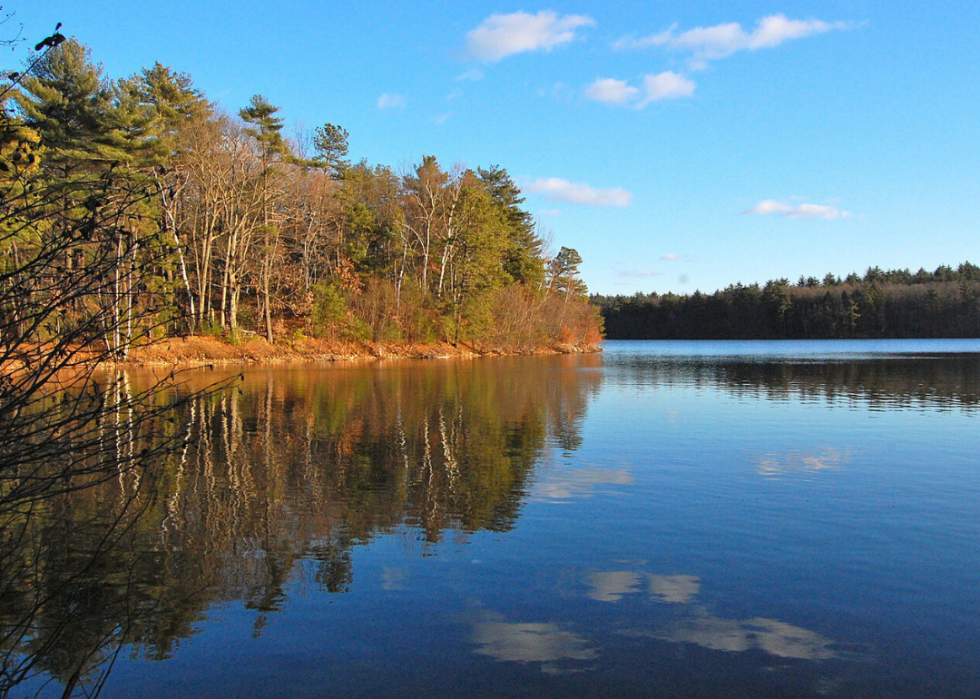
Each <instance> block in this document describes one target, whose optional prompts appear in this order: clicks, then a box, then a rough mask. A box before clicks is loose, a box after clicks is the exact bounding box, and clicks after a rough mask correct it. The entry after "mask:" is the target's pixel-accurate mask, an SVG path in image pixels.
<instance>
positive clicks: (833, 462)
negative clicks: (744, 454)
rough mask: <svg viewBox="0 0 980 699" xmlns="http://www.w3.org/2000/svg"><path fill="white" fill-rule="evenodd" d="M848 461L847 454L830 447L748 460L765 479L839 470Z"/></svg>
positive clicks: (768, 455) (772, 454) (767, 455)
mask: <svg viewBox="0 0 980 699" xmlns="http://www.w3.org/2000/svg"><path fill="white" fill-rule="evenodd" d="M848 460H849V454H847V453H844V452H841V451H838V450H837V449H833V448H830V447H828V448H825V449H819V450H815V451H811V452H788V453H785V454H778V453H769V454H765V455H763V456H761V457H756V458H752V459H750V461H751V462H752V463H754V464H755V468H756V471H757V472H758V473H759V475H761V476H765V477H767V478H773V477H777V476H786V475H791V474H795V475H810V474H814V473H817V472H818V471H825V470H831V469H836V468H840V467H841V466H843V465H844V464H846V463H847V461H848Z"/></svg>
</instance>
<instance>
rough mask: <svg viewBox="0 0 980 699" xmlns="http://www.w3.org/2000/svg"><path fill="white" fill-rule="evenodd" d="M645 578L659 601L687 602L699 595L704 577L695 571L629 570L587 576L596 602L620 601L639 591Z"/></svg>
mask: <svg viewBox="0 0 980 699" xmlns="http://www.w3.org/2000/svg"><path fill="white" fill-rule="evenodd" d="M644 578H646V581H647V589H648V590H649V592H650V596H651V597H652V598H653V599H655V600H657V601H658V602H671V603H676V604H687V603H689V602H690V601H691V600H693V599H694V597H696V596H697V594H698V592H699V591H700V589H701V581H700V580H699V579H698V578H696V577H694V576H693V575H651V574H649V573H638V572H633V571H628V570H618V571H611V572H600V573H592V574H590V575H589V576H588V577H587V578H586V581H585V582H586V584H587V585H588V586H589V588H590V589H589V592H588V593H587V595H588V597H589V598H591V599H594V600H596V601H597V602H618V601H619V600H620V599H622V598H623V597H624V596H625V595H629V594H633V593H635V592H640V589H641V586H642V584H643V579H644Z"/></svg>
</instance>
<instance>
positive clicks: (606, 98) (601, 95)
mask: <svg viewBox="0 0 980 699" xmlns="http://www.w3.org/2000/svg"><path fill="white" fill-rule="evenodd" d="M638 94H640V90H639V89H638V88H635V87H632V86H630V85H627V84H626V81H625V80H614V79H613V78H600V79H598V80H596V81H595V82H594V83H592V84H591V85H589V86H588V87H587V88H585V96H586V97H587V98H588V99H590V100H595V101H596V102H605V103H606V104H625V103H626V102H629V101H630V100H632V99H633V98H634V97H636V96H637V95H638Z"/></svg>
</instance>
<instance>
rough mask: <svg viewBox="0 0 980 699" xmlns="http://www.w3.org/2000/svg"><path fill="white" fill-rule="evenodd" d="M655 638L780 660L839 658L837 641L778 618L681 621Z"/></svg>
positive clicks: (709, 618)
mask: <svg viewBox="0 0 980 699" xmlns="http://www.w3.org/2000/svg"><path fill="white" fill-rule="evenodd" d="M655 637H657V638H660V639H662V640H665V641H671V642H674V643H695V644H697V645H699V646H702V647H704V648H708V649H710V650H720V651H728V652H742V651H747V650H751V649H753V648H757V649H759V650H763V651H765V652H766V653H769V654H771V655H775V656H778V657H780V658H794V659H797V660H829V659H831V658H834V657H836V656H837V653H835V652H834V650H833V648H832V645H833V641H831V640H829V639H827V638H825V637H823V636H821V635H820V634H818V633H816V632H814V631H809V630H807V629H803V628H800V627H799V626H793V625H792V624H787V623H785V622H782V621H777V620H775V619H763V618H755V619H748V620H747V621H738V620H736V619H719V618H718V617H713V616H705V617H698V618H695V619H689V620H686V621H682V622H679V623H677V624H675V625H674V626H672V627H670V628H669V629H668V630H667V631H666V632H665V633H662V634H655Z"/></svg>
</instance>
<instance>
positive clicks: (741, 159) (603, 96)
mask: <svg viewBox="0 0 980 699" xmlns="http://www.w3.org/2000/svg"><path fill="white" fill-rule="evenodd" d="M4 11H5V12H10V11H13V12H15V13H16V15H15V17H14V18H13V19H12V20H11V21H9V22H8V23H7V24H6V25H4V28H5V29H7V30H11V31H13V30H15V29H16V27H14V25H19V24H23V26H24V35H25V36H26V37H28V38H29V40H30V42H31V43H34V42H35V41H37V40H39V39H41V38H43V37H44V36H47V35H48V34H50V33H51V31H52V30H53V29H54V25H55V24H56V23H57V22H63V23H64V27H63V28H62V32H64V33H66V34H68V35H72V36H75V37H76V38H77V39H78V40H79V41H81V42H82V43H84V44H86V45H88V46H89V47H90V48H91V49H92V54H93V58H94V59H95V60H96V61H98V62H101V63H102V64H103V65H104V67H105V69H106V72H107V74H108V75H109V76H110V77H122V76H126V75H130V74H132V73H134V72H136V71H138V70H139V69H140V68H142V67H144V66H150V65H152V64H153V62H155V61H160V62H161V63H163V64H165V65H168V66H170V67H172V68H174V69H175V70H179V71H182V72H186V73H188V74H190V75H191V76H192V78H193V79H194V82H195V85H196V86H197V87H199V88H200V89H202V90H203V91H204V92H205V93H206V94H207V96H208V97H209V98H210V99H212V100H214V101H216V102H218V103H219V104H220V105H221V106H222V107H223V108H225V109H226V110H227V111H229V112H236V111H237V110H238V109H239V108H241V107H243V106H245V105H246V104H247V103H248V100H249V98H250V97H251V96H252V95H254V94H257V93H258V94H262V95H264V96H265V97H266V98H267V99H269V100H270V101H271V102H273V103H274V104H277V105H279V106H281V107H282V113H283V114H284V116H285V117H286V118H287V120H288V121H289V122H290V124H292V125H299V126H305V127H307V128H313V127H315V126H318V125H321V124H323V123H325V122H331V123H335V124H340V125H342V126H344V127H345V128H346V129H347V130H348V131H349V132H350V146H351V156H352V157H353V158H354V159H356V160H359V159H361V158H366V159H367V160H368V161H370V162H371V163H382V164H387V165H391V166H393V167H394V168H395V169H396V170H397V171H407V170H408V169H409V168H410V167H411V166H412V165H413V164H414V163H416V162H418V161H419V160H420V159H421V157H422V155H423V154H432V155H435V156H437V157H438V158H439V160H440V162H441V163H443V165H444V166H447V167H448V166H451V165H453V164H454V163H461V164H463V165H465V166H468V167H474V168H475V167H477V166H484V167H486V166H489V165H494V164H496V165H500V166H502V167H504V168H506V169H507V171H508V172H509V173H510V174H511V175H512V176H513V177H514V179H515V180H516V181H517V182H518V183H519V184H520V185H521V186H522V189H523V190H524V193H525V195H526V196H527V202H526V206H527V208H528V210H530V211H531V212H532V213H534V214H535V216H536V218H537V220H538V222H539V224H540V226H541V229H542V232H543V233H545V234H546V235H550V236H551V238H552V240H553V243H552V244H553V247H554V249H555V250H557V248H558V247H560V246H568V247H574V248H576V249H577V250H578V251H579V252H580V253H581V255H582V257H583V258H584V263H583V265H582V273H583V276H584V279H585V281H586V283H587V284H588V285H589V288H590V290H591V291H595V292H600V293H624V294H631V293H633V292H635V291H643V292H649V291H658V292H665V291H668V290H670V291H674V292H681V293H684V292H687V293H689V292H693V291H694V290H695V289H700V290H701V291H706V292H711V291H714V290H715V289H718V288H722V287H725V286H727V285H728V284H732V283H736V282H742V283H746V284H748V283H751V282H765V281H766V280H767V279H770V278H775V277H788V278H790V279H791V280H795V279H797V278H798V277H799V276H800V275H807V276H809V275H813V276H816V277H822V276H823V275H824V274H826V273H827V272H833V273H835V274H838V275H844V274H846V273H848V272H851V271H858V272H863V271H864V270H865V269H866V268H867V267H868V266H871V265H879V266H881V267H886V268H899V267H911V268H913V269H917V268H918V267H919V266H924V267H926V268H927V269H934V268H935V267H936V266H938V265H940V264H952V265H956V264H958V263H960V262H963V261H965V260H970V261H972V262H974V263H980V254H978V253H980V249H978V243H980V235H978V233H980V231H978V222H980V3H977V2H975V1H973V2H962V1H959V0H947V1H946V2H943V3H932V2H926V1H922V2H917V1H912V0H894V1H890V2H887V3H883V2H867V1H864V0H850V1H848V0H836V1H835V0H827V1H823V2H799V1H784V2H753V1H751V0H750V1H746V2H740V3H731V2H710V1H702V2H699V1H697V0H694V1H690V0H689V1H687V2H678V1H664V2H656V3H654V2H650V1H649V0H647V1H646V2H628V1H619V2H617V1H615V0H613V1H611V2H605V3H598V2H594V1H593V2H550V3H549V2H546V3H542V4H529V3H522V4H520V3H519V4H505V3H486V2H436V1H429V2H413V3H398V2H387V1H385V2H370V3H368V2H339V1H334V0H331V1H329V2H328V1H325V0H321V1H317V2H314V1H295V2H290V1H288V0H285V1H282V2H278V3H267V2H261V3H260V2H255V1H253V0H237V1H236V2H226V1H220V2H218V1H213V2H209V1H208V0H197V1H195V2H188V1H186V0H172V1H170V2H167V3H155V2H142V3H136V2H130V1H127V2H117V1H106V2H99V1H95V0H93V1H91V2H79V1H78V0H73V1H71V2H68V1H60V0H59V1H47V0H20V3H18V2H17V1H16V0H15V1H14V2H9V3H6V4H5V5H4ZM8 33H10V31H8ZM22 54H23V51H21V52H20V53H13V54H8V55H7V57H6V58H2V59H0V60H2V61H3V65H4V66H5V67H7V66H10V65H11V64H15V63H17V62H19V60H20V58H21V57H22Z"/></svg>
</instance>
